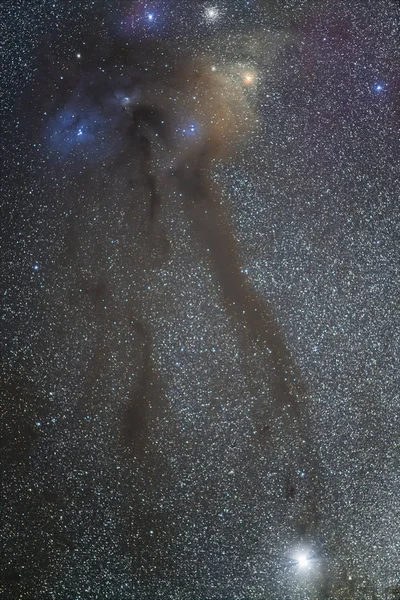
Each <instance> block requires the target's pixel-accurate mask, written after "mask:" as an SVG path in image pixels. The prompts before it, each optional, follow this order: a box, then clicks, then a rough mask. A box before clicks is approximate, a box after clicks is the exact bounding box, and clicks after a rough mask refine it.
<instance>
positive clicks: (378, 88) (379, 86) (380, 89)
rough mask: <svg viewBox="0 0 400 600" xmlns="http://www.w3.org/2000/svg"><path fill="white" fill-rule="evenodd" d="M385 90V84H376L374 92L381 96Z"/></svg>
mask: <svg viewBox="0 0 400 600" xmlns="http://www.w3.org/2000/svg"><path fill="white" fill-rule="evenodd" d="M384 89H385V85H384V84H383V83H376V84H375V85H374V90H375V92H376V93H377V94H379V93H380V92H383V91H384Z"/></svg>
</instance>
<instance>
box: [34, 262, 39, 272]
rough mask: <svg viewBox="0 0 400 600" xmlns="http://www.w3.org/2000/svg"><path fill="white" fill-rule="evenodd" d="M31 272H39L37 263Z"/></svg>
mask: <svg viewBox="0 0 400 600" xmlns="http://www.w3.org/2000/svg"><path fill="white" fill-rule="evenodd" d="M33 270H34V271H39V265H38V264H37V263H36V264H35V265H33Z"/></svg>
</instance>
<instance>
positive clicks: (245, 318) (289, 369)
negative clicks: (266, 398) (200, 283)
mask: <svg viewBox="0 0 400 600" xmlns="http://www.w3.org/2000/svg"><path fill="white" fill-rule="evenodd" d="M207 157H208V153H207V151H206V150H205V149H203V151H202V152H201V153H200V155H199V156H198V157H197V161H196V160H193V159H194V157H192V160H191V165H188V164H183V165H181V166H180V167H179V168H178V169H177V170H175V171H174V177H175V179H176V183H177V187H178V189H179V191H180V193H182V196H183V206H184V209H185V211H186V214H187V217H188V219H189V220H190V221H191V222H192V224H193V228H194V230H195V232H196V234H197V236H198V238H199V241H200V242H201V244H202V245H203V248H204V250H205V254H206V256H207V257H208V258H209V260H210V262H211V264H212V267H213V269H214V273H215V275H216V278H217V280H218V282H219V285H220V289H221V293H222V297H223V302H224V307H225V309H226V311H227V312H228V313H229V314H231V315H232V316H233V317H234V318H235V319H236V320H237V322H239V323H241V324H243V325H244V326H245V330H246V337H247V338H248V340H249V341H250V342H251V343H257V344H259V345H261V346H262V347H263V350H264V352H266V353H267V356H268V365H269V370H271V369H272V371H273V372H274V377H273V386H274V392H275V395H276V396H277V397H276V398H275V400H276V401H278V402H279V403H280V404H285V405H287V404H288V405H290V406H291V408H292V411H294V413H295V414H296V415H297V416H299V413H300V410H299V407H298V405H297V401H298V400H299V399H300V396H301V395H302V394H304V392H305V386H304V384H303V383H302V382H301V377H300V374H299V369H298V368H297V366H296V364H295V362H294V360H293V358H292V356H291V354H290V352H289V349H288V347H287V345H286V343H285V339H284V335H283V332H282V330H281V329H280V327H279V325H278V323H277V320H276V317H275V315H274V311H273V309H272V307H271V306H270V304H269V302H268V301H267V300H266V299H264V298H262V297H261V296H259V295H258V294H257V292H256V291H255V290H254V288H253V287H252V285H251V284H250V282H249V280H248V278H247V277H246V276H245V274H244V273H243V271H242V268H241V262H240V252H239V247H238V244H237V242H236V239H235V234H234V231H233V228H232V225H231V222H230V219H229V217H228V215H227V214H226V211H225V210H224V208H223V206H222V194H221V191H220V190H219V189H218V187H217V185H215V184H214V183H211V181H210V177H209V173H210V171H211V165H207V163H208V158H207Z"/></svg>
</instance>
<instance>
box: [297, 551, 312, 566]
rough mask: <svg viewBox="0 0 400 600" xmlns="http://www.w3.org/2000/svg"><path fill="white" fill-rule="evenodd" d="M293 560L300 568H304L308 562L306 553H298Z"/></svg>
mask: <svg viewBox="0 0 400 600" xmlns="http://www.w3.org/2000/svg"><path fill="white" fill-rule="evenodd" d="M295 560H296V564H297V566H298V567H300V569H305V568H306V567H308V566H309V564H310V559H309V558H308V555H307V554H298V555H297V556H296V559H295Z"/></svg>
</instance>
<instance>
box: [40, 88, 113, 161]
mask: <svg viewBox="0 0 400 600" xmlns="http://www.w3.org/2000/svg"><path fill="white" fill-rule="evenodd" d="M122 116H123V115H121V111H117V110H115V111H113V110H111V111H110V110H105V109H104V108H103V107H102V106H100V105H99V106H96V105H93V104H90V103H85V104H83V105H82V104H80V103H79V102H77V101H74V100H72V101H70V102H69V103H68V104H66V105H65V106H64V107H62V108H61V109H60V110H58V111H57V113H56V114H55V115H54V116H53V117H52V118H51V119H50V120H49V122H48V124H47V127H46V132H45V138H46V140H47V143H48V145H49V148H50V150H51V151H52V153H53V155H54V157H55V158H58V159H65V158H69V159H70V160H72V161H75V160H76V161H79V162H80V161H85V162H99V161H102V160H107V159H110V158H112V157H114V156H115V155H116V153H117V152H118V150H119V148H120V143H119V141H118V137H116V136H115V128H116V126H117V125H118V122H119V121H120V119H121V118H122Z"/></svg>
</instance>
